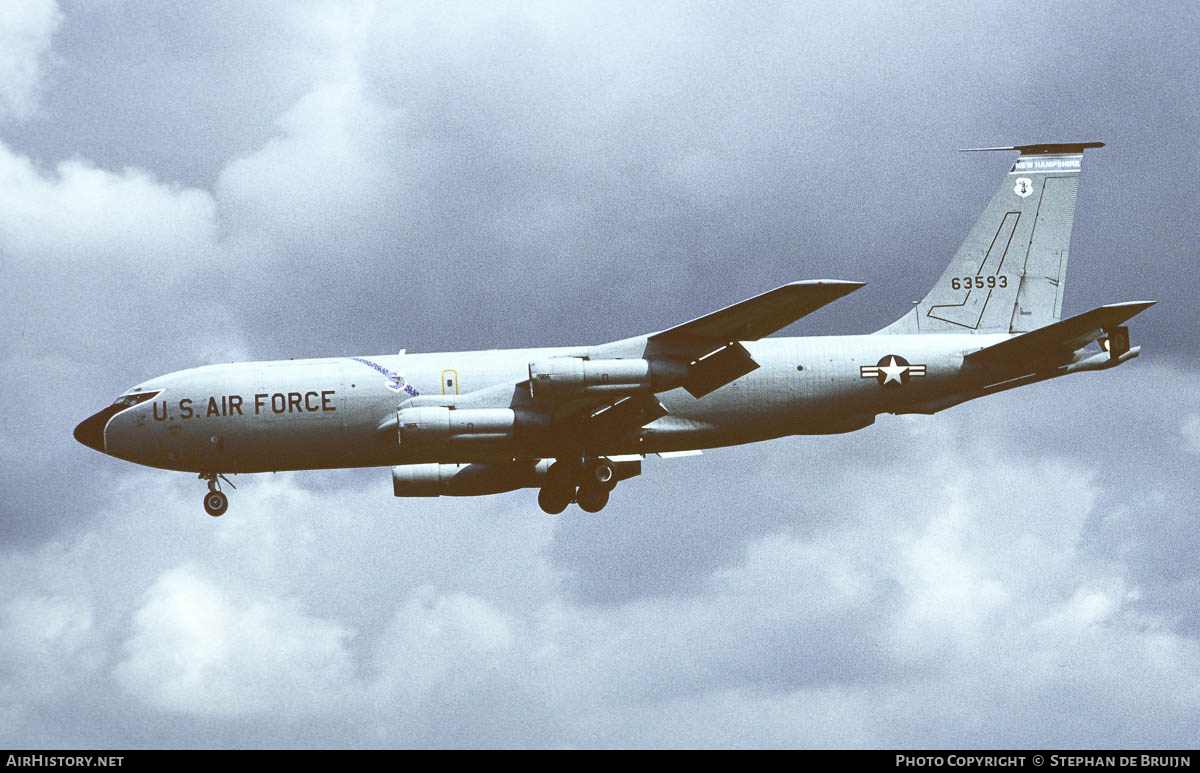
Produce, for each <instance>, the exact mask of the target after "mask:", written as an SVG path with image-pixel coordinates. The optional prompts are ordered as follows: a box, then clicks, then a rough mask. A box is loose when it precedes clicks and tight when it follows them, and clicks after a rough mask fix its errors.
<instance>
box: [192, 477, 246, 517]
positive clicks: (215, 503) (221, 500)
mask: <svg viewBox="0 0 1200 773" xmlns="http://www.w3.org/2000/svg"><path fill="white" fill-rule="evenodd" d="M199 477H200V478H201V479H203V480H207V481H208V493H207V494H205V495H204V512H206V513H208V514H209V515H211V516H212V517H213V518H217V517H219V516H220V515H222V514H223V513H224V512H225V511H226V510H228V509H229V497H227V496H225V492H223V491H221V481H225V482H226V483H229V488H232V489H236V488H237V486H235V485H233V483H230V481H229V478H226V477H225V476H224V475H222V474H221V473H219V472H202V473H200V475H199Z"/></svg>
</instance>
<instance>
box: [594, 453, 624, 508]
mask: <svg viewBox="0 0 1200 773" xmlns="http://www.w3.org/2000/svg"><path fill="white" fill-rule="evenodd" d="M587 485H589V486H590V485H596V486H599V487H600V488H602V489H604V490H605V491H612V490H613V489H614V488H616V485H617V469H616V468H615V467H613V463H612V462H610V461H609V460H607V459H597V460H596V461H595V462H593V463H592V464H591V466H590V467H589V468H588V472H587ZM601 507H603V505H601Z"/></svg>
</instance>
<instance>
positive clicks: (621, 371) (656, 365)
mask: <svg viewBox="0 0 1200 773" xmlns="http://www.w3.org/2000/svg"><path fill="white" fill-rule="evenodd" d="M686 378H687V365H686V364H684V363H681V362H678V363H677V362H673V361H670V360H653V361H651V360H641V359H633V360H585V359H583V358H582V357H552V358H550V359H548V360H539V361H537V362H531V363H529V391H530V393H531V394H532V395H533V397H534V398H538V397H556V396H559V395H571V394H593V393H598V392H662V391H664V390H667V389H674V388H675V387H677V386H679V385H681V384H682V383H683V382H684V380H685V379H686Z"/></svg>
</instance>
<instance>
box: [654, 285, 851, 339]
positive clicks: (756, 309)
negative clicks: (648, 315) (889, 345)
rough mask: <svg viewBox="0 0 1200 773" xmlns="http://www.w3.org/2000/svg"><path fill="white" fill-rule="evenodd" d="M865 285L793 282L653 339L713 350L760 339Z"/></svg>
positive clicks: (677, 327)
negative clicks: (726, 345)
mask: <svg viewBox="0 0 1200 773" xmlns="http://www.w3.org/2000/svg"><path fill="white" fill-rule="evenodd" d="M864 284H865V283H863V282H847V281H843V280H839V279H812V280H808V281H804V282H792V283H791V284H786V285H783V286H782V287H776V288H775V289H774V290H768V291H767V292H765V293H763V294H762V295H756V296H754V297H753V298H749V299H747V300H744V301H741V302H740V303H735V304H733V305H732V306H726V307H725V308H723V309H721V310H720V311H714V312H712V313H711V314H705V315H704V316H703V317H699V318H697V319H693V320H692V321H691V322H685V323H683V324H682V325H676V326H675V327H673V328H670V329H669V330H664V331H662V332H661V333H655V334H654V335H652V336H650V340H651V341H655V342H657V343H661V344H667V345H672V346H695V347H708V348H709V349H710V350H711V349H712V348H714V347H715V346H721V345H724V344H727V343H731V342H733V341H757V340H758V339H759V338H762V337H763V336H767V335H770V334H771V333H774V332H775V331H776V330H779V329H781V328H784V327H787V326H788V325H790V324H792V323H793V322H795V321H796V320H798V319H800V318H801V317H803V316H806V315H808V314H811V313H812V312H814V311H816V310H817V309H819V308H821V307H822V306H824V305H826V304H827V303H830V302H832V301H836V300H837V299H838V298H841V297H842V296H844V295H849V294H850V293H852V292H854V291H855V290H857V289H858V288H860V287H862V286H863V285H864Z"/></svg>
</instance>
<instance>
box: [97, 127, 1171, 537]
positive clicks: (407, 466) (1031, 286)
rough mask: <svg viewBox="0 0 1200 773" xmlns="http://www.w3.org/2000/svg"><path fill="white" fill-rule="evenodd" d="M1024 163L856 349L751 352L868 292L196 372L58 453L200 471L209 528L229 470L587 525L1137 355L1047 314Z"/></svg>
mask: <svg viewBox="0 0 1200 773" xmlns="http://www.w3.org/2000/svg"><path fill="white" fill-rule="evenodd" d="M1103 144H1104V143H1101V142H1083V143H1061V144H1042V145H1019V146H1014V147H1004V148H973V149H971V150H1007V151H1018V152H1019V153H1020V155H1019V157H1018V158H1017V160H1016V162H1015V163H1013V164H1012V167H1011V168H1010V169H1009V171H1008V174H1007V175H1006V176H1005V178H1004V182H1003V183H1002V184H1001V186H1000V189H999V190H998V191H997V192H996V194H995V195H994V196H993V197H992V200H991V202H990V203H989V204H988V206H987V208H986V209H985V210H984V212H983V215H982V216H981V217H980V218H979V220H978V221H977V222H976V223H975V225H974V227H972V229H971V231H970V233H969V234H968V235H967V238H966V241H964V242H963V244H962V246H961V247H960V248H959V250H958V252H957V253H956V254H955V255H954V258H953V260H951V262H950V265H949V266H947V267H946V270H945V272H944V273H943V274H942V276H941V278H940V279H939V280H938V281H937V283H936V284H935V285H934V286H933V288H932V289H931V290H930V291H929V293H928V294H927V295H926V296H925V297H924V299H922V300H921V301H919V302H917V303H915V304H914V305H913V307H912V308H911V309H909V310H908V311H907V312H906V313H905V314H904V315H903V316H901V317H900V318H899V319H898V320H896V321H895V322H893V323H892V324H890V325H888V326H887V327H885V328H883V329H882V330H879V331H876V332H875V333H872V334H870V335H851V336H821V337H807V338H783V337H778V338H768V337H767V336H769V335H770V334H771V333H774V332H776V331H778V330H780V329H781V328H783V327H785V326H787V325H789V324H791V323H792V322H795V321H796V320H798V319H800V318H801V317H803V316H805V315H806V314H809V313H811V312H813V311H815V310H816V309H819V308H821V307H822V306H824V305H826V304H828V303H830V302H832V301H834V300H837V299H838V298H841V297H842V296H844V295H846V294H848V293H851V292H853V291H855V290H857V289H859V288H860V287H862V286H863V284H862V283H861V282H850V281H842V280H830V279H818V280H808V281H802V282H793V283H791V284H786V285H783V286H782V287H777V288H775V289H774V290H770V291H768V292H765V293H763V294H761V295H758V296H755V297H753V298H750V299H748V300H744V301H741V302H740V303H735V304H733V305H732V306H728V307H726V308H723V309H721V310H719V311H714V312H712V313H711V314H707V315H705V316H702V317H699V318H698V319H693V320H691V321H690V322H685V323H683V324H681V325H677V326H675V327H672V328H669V329H667V330H661V331H659V332H655V333H650V334H648V335H639V336H634V337H633V338H626V339H623V340H620V341H613V342H611V343H605V344H599V345H592V346H570V347H555V348H543V349H509V350H492V351H472V352H444V353H437V354H407V353H406V352H404V351H401V352H400V353H399V354H384V355H375V356H355V357H336V358H329V359H310V360H288V361H278V362H245V363H233V364H227V365H206V366H202V367H198V368H191V369H188V370H182V371H178V372H175V373H170V374H167V375H165V376H160V377H158V378H153V379H150V380H149V381H146V382H144V383H141V384H138V385H137V386H135V387H133V388H132V389H130V390H129V391H127V392H125V393H124V394H122V395H121V396H120V397H118V398H117V400H116V402H114V403H113V404H112V405H110V406H108V407H107V408H104V409H103V410H101V411H100V412H98V413H96V414H95V415H94V416H92V417H90V418H88V419H85V420H84V421H83V422H82V423H80V424H79V426H78V427H76V429H75V438H76V439H77V440H78V441H79V442H80V443H83V444H84V445H86V446H88V447H90V448H94V449H95V450H97V451H100V452H102V453H106V454H109V455H111V456H115V457H117V458H119V459H124V460H127V461H131V462H136V463H138V464H144V465H149V466H151V467H159V468H163V469H168V470H182V471H188V472H193V473H199V477H200V478H201V479H204V480H206V481H207V482H208V493H207V494H206V495H205V497H204V508H205V510H206V511H207V512H208V513H209V514H210V515H214V516H218V515H221V514H222V513H224V512H225V510H226V508H227V507H228V504H229V501H228V498H227V497H226V495H225V493H224V492H223V491H222V488H221V482H222V481H225V482H226V483H229V480H228V478H226V477H225V476H226V475H227V474H232V473H254V472H271V471H281V470H305V469H317V468H339V467H376V466H378V467H391V469H392V483H393V489H394V493H395V495H396V496H398V497H430V496H441V495H448V496H476V495H484V494H496V493H500V492H505V491H511V490H514V489H518V488H538V489H540V493H539V494H538V503H539V504H540V505H541V507H542V509H543V510H545V511H546V512H547V513H552V514H557V513H561V512H562V511H563V510H565V509H566V508H567V506H568V505H570V504H571V503H573V502H574V503H577V504H578V505H579V507H580V508H582V509H583V510H585V511H587V512H597V511H599V510H600V509H602V508H603V507H604V506H605V504H607V502H608V500H609V494H610V492H611V491H612V490H613V489H614V487H615V486H616V485H617V483H618V482H619V481H622V480H624V479H627V478H630V477H633V476H635V475H639V474H640V473H641V470H642V461H643V460H644V459H645V458H646V456H647V455H651V454H657V455H659V456H664V457H666V456H672V455H685V454H695V453H699V452H700V450H701V449H705V448H713V447H718V446H729V445H735V444H740V443H750V442H754V441H759V440H766V439H768V438H776V437H781V436H785V435H822V434H831V433H841V432H851V431H854V430H858V429H862V428H863V427H866V426H868V425H870V424H872V423H873V422H874V421H875V417H876V415H878V414H880V413H893V414H903V413H921V414H932V413H936V412H938V411H941V410H944V409H946V408H949V407H951V406H953V405H957V404H959V403H962V402H965V401H967V400H972V399H974V398H977V397H983V396H984V395H989V394H993V393H996V392H1001V391H1004V390H1007V389H1012V388H1014V387H1019V386H1024V385H1026V384H1032V383H1035V382H1038V381H1044V380H1046V379H1051V378H1056V377H1058V376H1063V375H1066V374H1069V373H1077V372H1081V371H1092V370H1105V369H1108V368H1112V367H1115V366H1117V365H1120V364H1122V363H1124V362H1127V361H1129V360H1131V359H1133V358H1134V357H1137V356H1138V352H1139V348H1140V347H1131V346H1130V340H1129V330H1128V328H1127V327H1126V326H1125V325H1124V323H1125V322H1126V321H1127V320H1129V319H1130V318H1131V317H1133V316H1134V315H1135V314H1138V313H1139V312H1141V311H1144V310H1145V309H1147V308H1148V307H1150V306H1151V305H1153V303H1154V302H1153V301H1138V302H1126V303H1115V304H1110V305H1106V306H1101V307H1099V308H1096V309H1093V310H1091V311H1088V312H1085V313H1083V314H1080V315H1078V316H1074V317H1070V318H1068V319H1060V315H1061V310H1062V301H1063V289H1064V287H1065V279H1066V271H1067V253H1068V247H1069V245H1070V240H1071V227H1072V223H1073V220H1074V213H1075V196H1076V193H1077V191H1078V188H1079V174H1080V167H1081V163H1082V160H1083V155H1084V151H1085V150H1087V149H1090V148H1099V147H1103Z"/></svg>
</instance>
